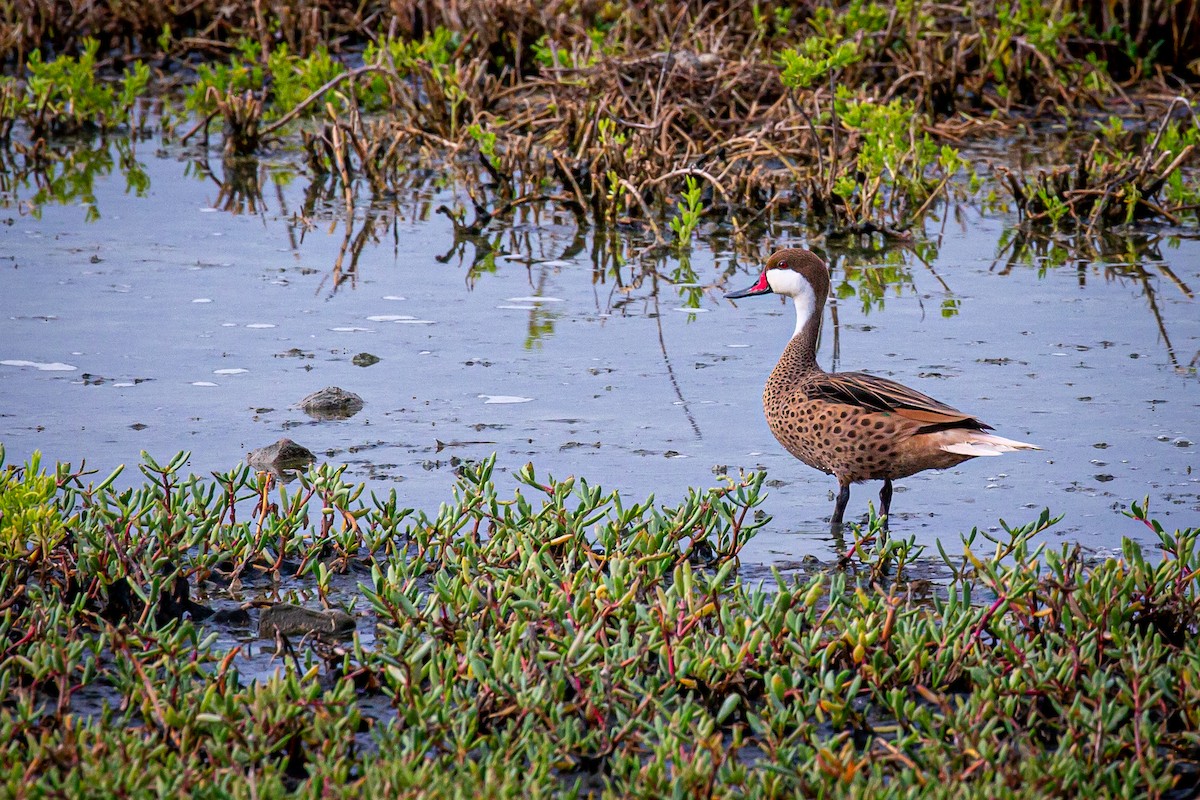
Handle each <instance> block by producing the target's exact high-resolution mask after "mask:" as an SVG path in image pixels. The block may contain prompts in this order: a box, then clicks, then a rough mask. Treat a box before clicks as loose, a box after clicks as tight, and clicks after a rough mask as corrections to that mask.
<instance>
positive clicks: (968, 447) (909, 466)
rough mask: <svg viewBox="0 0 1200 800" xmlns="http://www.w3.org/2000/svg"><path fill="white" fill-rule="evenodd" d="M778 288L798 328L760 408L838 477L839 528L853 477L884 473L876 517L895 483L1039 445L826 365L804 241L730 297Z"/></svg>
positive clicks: (791, 442)
mask: <svg viewBox="0 0 1200 800" xmlns="http://www.w3.org/2000/svg"><path fill="white" fill-rule="evenodd" d="M766 294H777V295H782V296H784V297H790V298H792V301H793V302H794V304H795V307H796V330H795V332H794V333H793V334H792V338H791V341H789V342H788V344H787V346H786V347H785V348H784V350H783V355H781V356H780V358H779V362H778V363H777V364H776V365H775V368H774V369H773V370H771V375H770V377H769V378H767V384H766V386H765V387H764V389H763V396H762V399H763V412H764V413H765V415H766V418H767V426H768V427H769V428H770V429H771V433H773V434H774V435H775V438H776V439H777V440H779V443H780V444H781V445H783V448H784V449H785V450H787V451H788V452H789V453H791V454H792V455H793V456H795V457H796V458H798V459H799V460H800V461H802V462H804V463H805V464H807V465H808V466H810V467H813V468H814V469H818V470H820V471H821V472H824V473H826V474H827V475H832V476H834V477H835V478H837V482H838V487H839V490H838V495H837V501H836V503H835V505H834V510H833V516H832V517H831V518H830V524H831V526H832V528H833V530H834V531H835V532H836V531H840V530H841V528H842V521H843V516H844V514H845V512H846V505H847V504H848V503H849V502H850V486H851V484H855V483H862V482H865V481H883V487H882V488H881V489H880V492H879V511H878V516H879V517H880V518H881V519H882V521H883V525H884V526H886V525H887V517H888V514H889V513H890V511H891V503H892V491H893V486H892V482H893V481H896V480H899V479H901V478H907V477H909V476H910V475H915V474H916V473H918V472H923V471H924V470H927V469H946V468H948V467H953V466H955V465H956V464H960V463H962V462H964V461H967V460H969V459H972V458H976V457H979V456H998V455H1001V454H1003V453H1010V452H1014V451H1018V450H1041V449H1042V448H1040V447H1038V446H1037V445H1034V444H1029V443H1028V442H1018V441H1016V440H1014V439H1006V438H1004V437H1003V436H998V435H996V434H994V433H989V432H988V431H990V430H992V426H990V425H988V424H987V423H985V422H983V421H982V420H980V419H979V418H978V417H976V416H973V415H971V414H966V413H964V412H962V411H959V410H957V409H955V408H952V407H950V406H948V405H946V404H945V403H942V402H940V401H938V400H934V399H933V398H932V397H929V396H928V395H925V394H922V393H921V392H918V391H917V390H915V389H910V388H909V387H907V386H904V385H903V384H900V383H897V382H896V381H892V380H888V379H887V378H880V377H877V376H875V375H869V374H867V373H865V372H826V371H825V370H823V369H822V368H821V366H820V364H818V363H817V342H818V341H819V339H820V335H821V318H822V315H823V311H824V308H825V301H826V299H827V298H828V297H829V268H828V267H827V266H826V264H825V262H824V261H823V260H822V259H821V258H820V257H819V256H818V255H816V254H815V253H813V252H812V251H810V250H806V249H803V248H799V247H795V248H786V249H783V250H778V251H776V252H775V253H773V254H772V255H771V257H770V258H768V259H767V263H766V266H765V268H764V269H763V271H762V274H761V275H760V276H759V277H758V280H757V281H756V282H755V283H754V285H753V286H750V287H749V288H746V289H742V290H741V291H735V292H729V293H728V294H726V295H725V297H726V298H728V299H730V300H737V299H739V298H743V297H757V296H760V295H766Z"/></svg>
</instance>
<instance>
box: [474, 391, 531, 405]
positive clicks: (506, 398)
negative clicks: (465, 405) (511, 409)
mask: <svg viewBox="0 0 1200 800" xmlns="http://www.w3.org/2000/svg"><path fill="white" fill-rule="evenodd" d="M479 396H480V397H482V398H483V404H484V405H485V406H486V405H492V404H508V403H528V402H530V401H532V400H533V398H532V397H518V396H517V395H515V394H481V395H479Z"/></svg>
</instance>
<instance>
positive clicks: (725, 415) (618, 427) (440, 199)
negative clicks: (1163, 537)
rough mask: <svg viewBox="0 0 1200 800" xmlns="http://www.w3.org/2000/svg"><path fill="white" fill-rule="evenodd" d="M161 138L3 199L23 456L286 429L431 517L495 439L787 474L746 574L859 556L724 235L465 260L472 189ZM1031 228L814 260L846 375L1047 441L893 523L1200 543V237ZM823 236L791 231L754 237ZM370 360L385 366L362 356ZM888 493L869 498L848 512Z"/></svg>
mask: <svg viewBox="0 0 1200 800" xmlns="http://www.w3.org/2000/svg"><path fill="white" fill-rule="evenodd" d="M145 144H146V143H142V149H141V150H139V151H137V152H136V154H135V155H136V161H137V162H138V163H139V164H140V165H141V167H142V169H144V172H145V176H144V177H145V179H146V180H147V181H148V186H146V187H145V188H144V190H142V191H139V186H140V182H138V183H137V184H135V185H131V184H130V182H129V181H128V180H127V177H126V175H124V174H122V173H121V172H120V170H112V171H111V172H108V173H106V174H100V175H98V176H97V178H96V180H95V184H94V187H93V190H94V199H78V198H77V199H73V200H71V201H69V202H67V203H66V204H54V203H49V204H45V205H41V206H40V207H39V210H38V213H37V214H36V215H34V214H32V213H30V210H29V205H30V198H31V195H32V194H33V190H32V188H31V187H30V185H29V184H25V185H22V184H20V183H19V182H18V183H17V184H16V185H12V184H9V189H8V191H7V193H6V194H5V196H4V201H5V206H4V207H2V208H0V220H2V221H3V222H4V225H3V227H0V231H2V232H0V242H2V244H0V298H2V299H0V334H2V335H0V442H3V444H4V446H5V448H6V450H7V460H8V462H9V463H13V462H17V461H20V460H23V459H24V458H26V457H27V456H28V455H29V453H31V452H32V451H34V450H40V451H42V453H43V454H44V456H45V457H46V458H48V459H54V460H62V461H70V462H72V463H75V464H78V463H79V462H80V461H81V460H83V459H86V460H87V464H88V466H89V467H92V468H95V469H97V470H99V471H100V472H101V473H102V474H107V472H108V471H109V470H111V469H112V468H114V467H115V466H117V465H119V464H126V465H128V466H129V467H131V468H132V467H133V465H135V464H136V463H137V462H138V461H139V459H140V456H139V453H140V452H141V451H142V450H146V451H149V452H150V453H151V454H153V455H154V456H155V457H156V458H160V459H161V458H167V457H169V456H170V455H171V454H173V453H174V452H176V451H178V450H189V451H191V453H192V457H191V461H190V462H189V464H188V468H189V469H190V470H192V471H194V472H197V473H201V474H203V473H207V472H210V471H225V470H227V469H229V468H231V467H232V466H234V465H235V464H236V463H238V462H239V461H240V460H241V459H243V458H244V457H245V454H246V452H247V451H249V450H251V449H253V448H256V447H259V446H262V445H265V444H269V443H271V442H273V441H275V440H276V439H278V438H280V437H281V436H288V437H290V438H292V439H294V440H296V441H297V442H299V443H301V444H303V445H305V446H307V447H309V448H310V449H312V450H313V451H314V452H316V453H317V454H318V455H319V456H321V457H322V458H323V459H325V460H328V461H330V462H334V463H345V464H347V465H348V470H347V477H348V478H349V479H352V480H356V481H366V482H368V483H369V484H370V485H371V487H372V488H373V489H376V490H382V491H386V490H387V489H389V488H391V487H395V488H396V489H397V490H398V492H399V493H400V494H401V496H402V498H403V500H404V502H405V503H406V504H409V505H414V506H416V507H419V508H423V509H427V510H429V511H434V510H436V508H437V506H438V504H439V503H441V502H443V501H445V500H447V499H448V498H449V495H450V489H451V486H452V485H453V482H454V474H453V465H454V464H455V463H457V462H456V459H479V458H482V457H485V456H486V455H488V454H490V453H492V452H496V453H497V457H498V464H497V466H498V473H499V478H500V480H501V482H502V483H504V484H505V485H506V486H507V487H509V488H511V485H512V482H511V479H509V478H508V477H507V474H508V473H511V472H513V471H515V470H517V469H519V468H520V467H521V466H522V465H524V464H525V463H526V462H533V464H534V465H535V467H536V468H537V469H538V471H539V473H540V474H543V475H545V474H552V475H554V476H555V477H565V476H567V475H579V476H584V477H586V478H587V479H588V480H590V481H592V482H593V483H598V484H601V485H603V486H604V487H605V488H607V489H618V490H621V491H622V492H627V493H629V494H630V495H632V496H634V497H639V498H640V497H644V496H646V495H648V494H651V493H653V494H654V495H655V496H656V497H657V498H658V500H659V501H660V502H665V503H674V502H676V501H678V499H679V498H681V497H682V496H683V494H684V493H685V492H686V490H687V488H688V487H690V486H708V485H715V484H716V483H717V482H718V481H719V478H718V476H719V475H722V474H731V475H736V474H737V472H738V471H739V470H754V469H766V470H767V471H768V473H769V491H770V495H769V497H768V499H767V500H766V503H765V506H764V509H765V511H766V512H767V513H768V514H770V515H771V516H772V517H773V519H772V521H771V523H770V524H769V525H768V526H767V528H766V529H765V531H764V532H763V534H762V535H761V536H760V537H759V538H758V539H757V540H756V541H755V542H754V543H753V544H752V546H751V548H750V551H749V552H748V553H747V556H748V559H749V560H750V561H756V562H760V563H767V562H775V561H788V560H792V559H796V558H799V557H802V556H804V555H809V554H811V555H816V556H818V557H821V558H824V557H828V556H830V555H832V554H833V553H834V551H835V550H836V549H837V548H838V547H839V546H841V543H839V542H837V541H835V540H833V539H831V538H830V536H829V533H828V530H827V524H826V522H825V520H827V518H828V515H829V513H830V511H831V510H832V502H833V501H832V498H833V489H835V488H836V484H835V481H834V480H833V479H832V478H831V477H828V476H825V475H822V474H820V473H818V472H816V471H814V470H811V469H809V468H807V467H805V466H804V465H802V464H800V463H799V462H797V461H795V460H794V459H792V458H791V457H790V456H789V455H787V453H785V452H784V451H783V450H782V448H781V447H780V446H779V445H778V444H777V443H776V442H775V441H774V439H773V438H772V436H771V434H770V432H769V431H768V430H767V427H766V423H765V421H764V420H763V417H762V411H761V406H760V392H761V389H762V384H763V381H764V380H765V378H766V375H767V373H768V372H769V371H770V369H771V367H772V365H773V364H774V361H775V359H776V358H777V357H778V355H779V353H780V351H781V350H782V349H783V346H784V344H785V343H786V340H787V337H788V336H789V335H790V333H791V331H792V328H793V324H794V322H793V311H792V308H791V306H790V304H787V303H785V302H782V301H781V300H780V299H779V298H775V297H763V298H750V299H747V300H742V301H738V303H737V305H736V306H735V305H734V304H732V303H730V302H729V301H726V300H723V299H722V297H721V294H722V291H723V290H729V289H732V288H742V287H743V285H748V284H749V283H750V282H752V281H753V280H754V278H755V277H756V276H757V272H758V269H759V265H758V264H756V263H744V260H739V259H738V258H737V257H736V256H734V255H733V254H732V253H731V252H730V251H729V250H728V248H727V246H726V245H725V244H724V241H725V240H724V239H721V238H719V237H716V236H710V237H708V238H701V239H698V240H697V242H696V244H695V246H694V248H693V250H692V253H691V255H690V258H688V259H687V263H686V264H683V265H681V263H680V261H679V259H678V257H676V256H667V257H664V258H659V259H657V260H656V259H654V258H651V257H640V256H639V255H638V253H639V250H640V244H639V242H638V241H637V240H636V239H632V238H629V237H624V236H623V235H617V234H597V233H595V232H591V231H587V232H582V233H581V232H579V231H577V229H576V227H575V224H574V220H573V219H572V218H571V217H570V215H563V216H561V217H558V216H554V215H552V214H544V215H540V216H537V217H534V216H527V217H524V218H519V219H517V220H515V221H514V222H513V224H512V225H511V226H509V227H506V228H503V229H497V230H495V231H490V232H488V233H487V234H485V242H484V244H485V245H486V247H485V249H486V248H494V249H493V252H492V253H491V254H490V255H488V256H486V257H484V258H481V259H480V260H479V262H478V263H475V259H476V257H477V256H478V255H479V254H480V252H481V251H480V250H479V243H470V242H462V243H459V244H458V245H457V246H456V243H455V239H454V233H453V229H452V226H451V224H450V222H449V221H448V220H447V219H446V218H445V217H443V216H440V215H436V214H433V213H432V212H431V209H432V208H434V207H436V206H437V205H438V204H441V203H448V204H449V203H453V202H454V200H455V196H454V194H453V193H452V192H451V191H450V190H448V189H436V188H429V189H425V190H422V191H421V192H418V193H414V195H413V196H412V197H407V198H401V199H400V200H399V201H398V204H399V206H400V213H399V216H398V217H397V216H396V215H395V214H394V213H393V211H394V209H393V210H389V209H386V208H374V209H372V208H371V207H369V206H367V205H366V204H362V205H360V207H359V208H358V209H356V211H355V214H354V218H353V220H352V221H350V222H347V220H346V219H345V213H344V209H340V208H339V207H338V205H337V202H336V198H337V197H338V196H340V193H332V194H331V197H332V198H333V199H328V200H327V199H326V198H325V197H324V196H322V195H321V194H320V193H319V192H318V193H315V194H314V191H313V190H312V187H309V186H307V185H306V184H307V180H305V179H304V178H302V177H297V176H296V175H295V174H293V173H292V172H291V167H290V166H288V165H287V160H286V158H283V159H282V161H281V163H282V164H283V165H284V166H285V167H286V168H287V172H286V173H285V174H286V176H287V177H289V179H288V180H276V179H275V178H273V177H272V171H271V169H270V168H268V167H267V166H260V167H257V172H254V173H253V175H254V177H255V178H256V180H257V182H258V184H259V185H260V186H261V187H262V190H263V191H262V195H261V196H260V195H258V194H257V193H255V192H254V191H250V192H245V191H243V190H241V189H234V188H233V187H232V185H231V184H230V183H229V182H228V181H226V183H225V184H224V185H223V184H222V181H223V180H225V177H224V173H223V170H222V169H221V168H220V167H219V166H218V167H216V168H215V169H214V170H213V173H211V174H210V173H208V172H206V171H205V169H203V168H197V166H196V164H194V163H192V162H191V161H190V160H189V158H188V156H187V154H186V153H183V152H180V151H176V150H162V151H159V152H157V153H155V152H153V151H152V149H151V148H149V147H145ZM118 160H119V159H118ZM252 169H253V168H252ZM430 185H431V186H432V185H434V184H430ZM306 190H307V191H306ZM1012 222H1013V220H1012V219H1011V218H1008V217H1006V216H1004V215H1002V214H1001V215H987V216H985V215H982V214H980V213H979V212H978V211H977V210H972V209H969V208H960V209H957V210H956V212H955V213H954V214H953V215H952V221H950V222H948V223H947V224H945V225H944V226H941V227H940V228H939V227H938V223H931V226H930V230H929V233H930V235H931V236H932V237H933V238H934V241H935V243H936V244H937V245H938V246H937V247H936V248H930V247H925V248H922V249H920V250H919V251H918V252H914V251H912V250H908V249H904V248H894V249H891V250H888V251H886V252H883V253H867V252H862V251H847V250H846V249H845V243H842V244H841V245H839V244H838V243H835V242H822V241H818V242H816V244H817V245H819V246H821V247H823V248H824V252H825V253H826V254H827V255H828V256H830V258H831V263H832V264H833V268H834V284H835V290H836V289H837V288H839V287H840V289H841V293H840V296H839V298H838V299H837V300H836V301H835V303H834V306H835V308H834V309H827V310H826V317H825V319H826V327H825V332H824V336H823V341H822V345H821V353H820V357H821V361H822V364H823V365H824V366H825V367H826V368H833V367H835V366H836V367H837V368H839V369H847V370H865V371H869V372H874V373H875V374H879V375H884V376H887V377H890V378H893V379H896V380H899V381H902V382H904V383H906V384H909V385H911V386H913V387H915V388H917V389H920V390H922V391H925V392H927V393H929V394H931V395H933V396H934V397H937V398H938V399H940V400H943V401H944V402H947V403H949V404H951V405H953V406H956V407H958V408H961V409H963V410H966V411H970V412H972V413H974V414H976V415H977V416H979V417H980V418H982V419H983V420H985V421H987V422H989V423H990V424H992V425H993V426H994V427H995V428H996V431H997V433H1000V434H1001V435H1004V436H1009V437H1012V438H1016V439H1022V440H1026V441H1032V442H1036V443H1038V444H1040V445H1042V446H1043V447H1044V448H1045V451H1044V452H1041V453H1020V454H1011V455H1006V456H1003V457H999V458H989V459H976V460H974V461H970V462H967V463H965V464H962V465H960V466H959V467H957V468H955V469H952V470H947V471H945V472H942V473H923V474H921V475H918V476H914V477H912V478H908V479H906V480H904V481H902V482H900V483H899V484H898V485H897V494H896V497H895V500H894V502H893V512H894V520H895V521H894V525H893V528H894V530H895V531H896V532H898V533H900V534H902V535H914V536H916V537H917V540H918V542H920V543H923V544H932V543H933V541H934V540H935V539H936V538H941V539H942V540H943V542H946V543H948V545H950V546H951V547H950V548H949V549H953V545H955V544H956V543H957V539H958V535H959V534H960V533H962V532H965V531H967V530H969V529H970V528H972V527H973V526H979V527H982V528H995V527H996V526H997V524H998V520H999V519H1001V518H1003V519H1005V520H1008V521H1009V522H1012V523H1025V522H1029V521H1032V520H1033V519H1035V518H1036V516H1037V514H1038V511H1039V510H1040V509H1041V508H1043V507H1049V508H1050V509H1051V511H1052V512H1054V513H1055V514H1064V515H1065V519H1064V521H1063V522H1062V523H1060V524H1059V525H1058V526H1057V527H1055V528H1054V529H1053V530H1052V532H1051V533H1049V534H1047V536H1048V538H1049V539H1050V540H1052V541H1058V540H1060V539H1061V540H1065V541H1079V542H1081V543H1083V544H1084V545H1085V546H1086V547H1088V548H1089V549H1093V550H1101V551H1103V550H1104V549H1106V548H1115V547H1117V546H1119V543H1120V538H1121V536H1123V535H1124V536H1132V537H1135V538H1139V539H1140V540H1141V541H1147V542H1148V541H1149V539H1148V538H1147V534H1148V531H1147V530H1146V529H1145V528H1144V527H1143V526H1142V525H1141V524H1139V523H1136V522H1133V521H1131V520H1129V519H1127V518H1126V517H1124V516H1123V515H1122V514H1121V511H1122V510H1123V509H1125V508H1127V507H1128V505H1129V503H1130V502H1132V501H1135V500H1140V499H1141V498H1142V497H1143V496H1145V495H1149V496H1150V502H1151V509H1152V511H1153V512H1154V515H1155V516H1156V517H1157V518H1159V519H1160V520H1161V521H1162V522H1163V523H1164V524H1165V525H1166V526H1168V527H1180V526H1189V525H1190V526H1195V525H1200V475H1198V474H1196V472H1195V467H1196V466H1197V460H1198V459H1197V453H1198V452H1200V444H1197V441H1198V440H1200V425H1198V424H1197V420H1200V413H1198V412H1200V380H1198V378H1197V358H1198V356H1200V309H1198V308H1197V301H1196V299H1195V297H1194V294H1195V292H1196V291H1197V290H1200V243H1198V242H1197V241H1196V239H1195V238H1185V237H1184V236H1183V235H1181V232H1179V231H1151V232H1150V233H1149V234H1147V233H1146V232H1142V233H1140V234H1137V235H1136V237H1133V238H1128V237H1126V238H1121V237H1118V238H1117V239H1116V241H1118V242H1122V243H1124V244H1123V245H1122V247H1123V248H1124V249H1123V250H1122V249H1118V250H1116V251H1114V254H1113V255H1108V256H1098V257H1097V256H1095V255H1092V256H1090V257H1088V258H1081V257H1079V254H1078V253H1077V252H1075V253H1069V254H1067V255H1070V256H1071V257H1070V258H1066V257H1064V253H1062V252H1055V251H1054V250H1052V249H1045V250H1042V251H1037V250H1036V249H1034V250H1032V251H1025V252H1023V253H1022V254H1020V257H1019V258H1016V259H1013V257H1012V256H1013V247H1011V246H1009V244H1008V240H1009V239H1010V238H1011V234H1006V233H1005V231H1006V228H1007V226H1010V225H1011V223H1012ZM707 232H708V233H712V231H707ZM808 243H810V242H809V240H808V239H807V238H806V236H805V235H804V234H803V233H802V232H801V231H800V230H799V229H793V228H787V227H783V228H780V229H776V230H773V231H772V232H771V233H770V238H769V240H768V241H765V242H764V243H763V248H762V249H763V250H764V252H766V251H769V249H770V247H773V246H783V245H789V244H808ZM1125 245H1128V246H1125ZM918 253H919V254H920V256H921V257H918ZM618 257H619V258H618ZM684 267H686V268H684ZM870 287H875V288H877V289H878V288H882V293H881V294H880V293H877V292H872V291H870V290H869V289H870ZM689 306H691V307H692V310H690V311H689V310H687V307H689ZM834 314H836V321H837V324H836V326H835V325H834V324H833V322H832V319H833V315H834ZM835 348H836V351H837V352H836V358H835V357H834V356H835V353H834V350H835ZM360 353H370V354H372V355H374V356H376V357H378V359H379V361H378V363H375V364H373V365H371V366H368V367H360V366H356V365H355V363H354V361H353V359H354V357H355V356H357V355H358V354H360ZM325 386H339V387H342V388H343V389H346V390H349V391H353V392H356V393H358V394H359V395H361V396H362V397H363V399H364V400H365V401H366V406H365V408H364V410H363V411H362V412H361V413H359V414H357V415H356V416H354V417H352V418H351V419H348V420H344V421H324V422H317V421H314V420H312V419H310V418H309V417H307V416H306V415H305V414H304V413H303V412H301V411H300V410H299V409H298V408H296V407H295V405H294V404H295V403H296V402H297V401H299V400H300V399H301V398H302V397H304V396H305V395H307V394H309V393H310V392H312V391H315V390H317V389H320V388H322V387H325ZM136 478H137V474H136V473H135V472H134V471H133V470H132V469H130V470H129V471H128V472H127V473H126V476H125V479H126V480H127V481H131V482H132V481H134V480H136ZM877 491H878V486H877V485H869V484H868V485H863V486H857V487H855V488H854V490H853V495H852V498H851V505H850V507H849V512H848V518H852V519H858V518H860V517H861V515H862V514H864V513H865V510H866V506H867V502H868V501H874V502H877V499H876V492H877Z"/></svg>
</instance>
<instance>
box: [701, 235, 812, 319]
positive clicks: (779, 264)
mask: <svg viewBox="0 0 1200 800" xmlns="http://www.w3.org/2000/svg"><path fill="white" fill-rule="evenodd" d="M760 294H781V295H783V296H784V297H792V298H806V299H811V300H813V301H814V302H813V305H815V306H817V307H820V306H821V305H823V304H824V303H825V298H826V297H827V296H828V295H829V268H828V267H826V266H825V262H824V261H822V260H821V259H820V257H819V256H817V254H816V253H813V252H811V251H809V250H805V249H803V248H800V247H789V248H787V249H785V250H779V251H777V252H775V253H773V254H771V257H770V258H768V259H767V265H766V267H764V268H763V271H762V275H759V276H758V281H757V282H756V283H755V284H754V285H753V286H751V287H750V288H748V289H742V290H741V291H738V292H730V293H729V294H727V295H725V296H726V297H727V298H729V299H730V300H736V299H737V298H739V297H754V296H755V295H760Z"/></svg>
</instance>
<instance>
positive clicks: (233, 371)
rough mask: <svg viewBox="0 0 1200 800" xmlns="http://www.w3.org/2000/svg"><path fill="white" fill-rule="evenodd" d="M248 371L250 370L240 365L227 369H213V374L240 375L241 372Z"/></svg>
mask: <svg viewBox="0 0 1200 800" xmlns="http://www.w3.org/2000/svg"><path fill="white" fill-rule="evenodd" d="M249 371H250V370H248V369H242V368H241V367H229V368H227V369H214V370H213V375H241V374H242V373H244V372H249Z"/></svg>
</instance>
